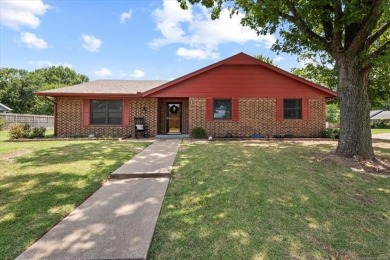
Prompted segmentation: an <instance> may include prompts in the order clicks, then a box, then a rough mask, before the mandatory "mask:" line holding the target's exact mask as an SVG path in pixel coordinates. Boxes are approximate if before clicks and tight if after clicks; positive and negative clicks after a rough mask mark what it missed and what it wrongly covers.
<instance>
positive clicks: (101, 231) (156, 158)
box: [16, 140, 180, 259]
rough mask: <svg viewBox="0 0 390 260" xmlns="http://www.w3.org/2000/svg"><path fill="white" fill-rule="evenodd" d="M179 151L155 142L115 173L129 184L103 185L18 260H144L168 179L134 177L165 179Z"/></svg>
mask: <svg viewBox="0 0 390 260" xmlns="http://www.w3.org/2000/svg"><path fill="white" fill-rule="evenodd" d="M179 145H180V140H164V141H160V140H158V141H155V142H154V143H153V144H152V145H150V146H149V147H148V148H146V149H144V150H143V151H142V152H141V153H139V154H138V155H137V156H135V157H134V158H133V159H132V160H130V161H129V162H127V163H126V164H125V165H123V166H122V167H120V168H119V169H121V170H120V171H119V173H118V174H128V175H118V176H121V178H124V177H126V176H128V177H130V178H131V179H124V180H115V179H112V180H110V181H108V182H106V183H105V184H104V185H103V186H102V187H101V188H100V189H99V190H97V191H96V192H95V193H94V194H92V196H91V197H89V198H88V199H87V200H86V201H85V202H84V203H82V204H81V205H80V206H79V207H78V208H77V209H75V210H74V211H73V212H72V213H71V214H70V215H69V216H67V217H66V218H64V219H63V220H62V221H61V222H60V223H58V224H57V225H56V226H55V227H53V228H52V229H51V230H50V231H49V232H47V233H46V234H45V235H44V236H43V237H42V238H41V239H39V240H38V241H37V242H36V243H35V244H33V245H32V246H31V247H29V248H28V249H27V250H26V251H25V252H24V253H22V254H21V255H20V256H18V257H17V258H16V259H146V257H147V254H148V250H149V246H150V243H151V240H152V237H153V233H154V229H155V226H156V223H157V219H158V215H159V213H160V209H161V205H162V202H163V200H164V196H165V192H166V189H167V187H168V183H169V178H142V179H140V178H134V176H137V174H150V175H147V176H156V174H164V176H167V175H169V174H170V172H171V169H172V165H173V162H174V160H175V157H176V153H177V150H178V148H179ZM119 169H118V170H119ZM115 172H117V171H115ZM115 172H114V173H115Z"/></svg>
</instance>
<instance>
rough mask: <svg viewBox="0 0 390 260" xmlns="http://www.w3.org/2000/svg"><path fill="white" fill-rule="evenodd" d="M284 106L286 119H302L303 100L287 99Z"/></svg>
mask: <svg viewBox="0 0 390 260" xmlns="http://www.w3.org/2000/svg"><path fill="white" fill-rule="evenodd" d="M283 104H284V119H302V100H301V99H285V100H284V101H283Z"/></svg>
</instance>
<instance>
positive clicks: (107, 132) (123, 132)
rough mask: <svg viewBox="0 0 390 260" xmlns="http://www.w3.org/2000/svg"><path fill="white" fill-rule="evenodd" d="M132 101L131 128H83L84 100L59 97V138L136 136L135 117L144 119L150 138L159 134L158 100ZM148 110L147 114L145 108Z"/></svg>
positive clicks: (136, 99) (139, 99)
mask: <svg viewBox="0 0 390 260" xmlns="http://www.w3.org/2000/svg"><path fill="white" fill-rule="evenodd" d="M129 101H130V113H129V117H130V118H129V122H130V125H129V127H122V126H88V127H83V99H82V98H78V97H58V98H56V102H57V136H88V135H91V134H94V135H96V136H118V137H123V136H128V135H130V134H131V135H132V136H134V117H144V118H145V123H146V124H147V125H148V126H149V134H150V136H155V135H156V134H157V98H132V99H129ZM144 107H145V108H146V113H145V112H144V110H143V108H144Z"/></svg>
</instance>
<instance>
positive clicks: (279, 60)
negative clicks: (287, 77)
mask: <svg viewBox="0 0 390 260" xmlns="http://www.w3.org/2000/svg"><path fill="white" fill-rule="evenodd" d="M282 60H284V58H283V57H282V56H276V57H275V58H273V62H274V63H279V62H281V61H282Z"/></svg>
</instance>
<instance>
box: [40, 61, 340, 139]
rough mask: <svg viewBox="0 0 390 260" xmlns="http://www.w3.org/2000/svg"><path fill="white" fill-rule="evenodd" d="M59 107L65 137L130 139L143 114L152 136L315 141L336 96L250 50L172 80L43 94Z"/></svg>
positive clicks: (58, 125)
mask: <svg viewBox="0 0 390 260" xmlns="http://www.w3.org/2000/svg"><path fill="white" fill-rule="evenodd" d="M37 95H41V96H50V97H53V98H54V102H55V134H56V135H57V136H86V135H90V134H95V135H109V136H129V135H133V136H134V132H135V129H136V126H135V121H134V118H135V117H143V118H144V120H145V124H146V125H147V126H148V131H149V135H150V136H155V135H157V134H180V133H181V134H188V133H190V132H191V129H192V128H194V127H203V128H204V129H205V130H206V131H207V133H208V134H209V135H213V136H225V135H226V134H227V133H230V134H232V135H235V136H241V137H248V136H250V135H251V134H253V133H260V134H262V135H264V136H273V135H275V134H291V135H293V136H296V137H298V136H299V137H314V136H318V134H319V132H320V131H321V130H322V129H324V128H325V103H326V100H328V99H332V98H334V97H336V93H335V92H333V91H331V90H329V89H326V88H324V87H322V86H319V85H317V84H314V83H312V82H310V81H307V80H304V79H302V78H299V77H297V76H295V75H292V74H290V73H288V72H286V71H284V70H281V69H279V68H276V67H274V66H272V65H269V64H267V63H264V62H262V61H259V60H258V59H255V58H253V57H251V56H249V55H246V54H244V53H239V54H237V55H234V56H232V57H230V58H227V59H225V60H222V61H220V62H217V63H214V64H212V65H210V66H207V67H205V68H202V69H200V70H197V71H195V72H192V73H190V74H187V75H185V76H183V77H180V78H178V79H175V80H172V81H154V80H98V81H92V82H88V83H83V84H79V85H75V86H70V87H64V88H60V89H54V90H47V91H42V92H38V93H37Z"/></svg>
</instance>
